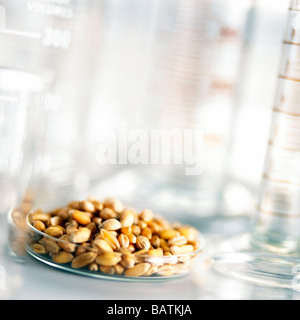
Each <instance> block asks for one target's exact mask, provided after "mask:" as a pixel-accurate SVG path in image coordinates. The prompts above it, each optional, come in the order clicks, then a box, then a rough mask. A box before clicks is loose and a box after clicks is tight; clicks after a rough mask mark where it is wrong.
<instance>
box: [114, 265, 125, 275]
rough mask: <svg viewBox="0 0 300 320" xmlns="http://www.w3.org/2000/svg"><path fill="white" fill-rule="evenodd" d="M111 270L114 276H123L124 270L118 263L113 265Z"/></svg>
mask: <svg viewBox="0 0 300 320" xmlns="http://www.w3.org/2000/svg"><path fill="white" fill-rule="evenodd" d="M113 268H114V269H115V273H116V274H123V272H124V270H125V268H124V267H123V266H122V265H121V264H120V263H118V264H116V265H114V266H113Z"/></svg>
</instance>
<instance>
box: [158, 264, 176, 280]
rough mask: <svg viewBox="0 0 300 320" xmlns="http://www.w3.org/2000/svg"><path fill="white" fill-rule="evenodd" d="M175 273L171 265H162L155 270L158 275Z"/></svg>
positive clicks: (165, 275)
mask: <svg viewBox="0 0 300 320" xmlns="http://www.w3.org/2000/svg"><path fill="white" fill-rule="evenodd" d="M174 273H175V269H174V267H173V266H172V265H163V266H160V267H159V268H158V270H157V274H159V275H160V276H164V277H167V276H172V275H173V274H174Z"/></svg>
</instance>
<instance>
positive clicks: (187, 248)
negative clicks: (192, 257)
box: [170, 244, 194, 255]
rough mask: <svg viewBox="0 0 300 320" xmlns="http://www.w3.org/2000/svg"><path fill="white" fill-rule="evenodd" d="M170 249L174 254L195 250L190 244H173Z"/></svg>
mask: <svg viewBox="0 0 300 320" xmlns="http://www.w3.org/2000/svg"><path fill="white" fill-rule="evenodd" d="M170 251H171V253H172V254H173V255H179V254H185V253H189V252H192V251H194V247H193V246H192V245H190V244H186V245H183V246H181V247H178V246H172V247H170Z"/></svg>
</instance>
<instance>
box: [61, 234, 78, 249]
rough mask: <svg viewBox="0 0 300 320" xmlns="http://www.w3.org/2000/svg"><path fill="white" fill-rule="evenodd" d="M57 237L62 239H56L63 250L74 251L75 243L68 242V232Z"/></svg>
mask: <svg viewBox="0 0 300 320" xmlns="http://www.w3.org/2000/svg"><path fill="white" fill-rule="evenodd" d="M58 239H59V240H63V241H57V244H58V245H59V246H60V247H61V248H62V249H63V250H65V251H67V252H74V251H75V250H76V244H74V243H71V242H70V240H69V235H68V234H64V235H62V236H61V237H59V238H58Z"/></svg>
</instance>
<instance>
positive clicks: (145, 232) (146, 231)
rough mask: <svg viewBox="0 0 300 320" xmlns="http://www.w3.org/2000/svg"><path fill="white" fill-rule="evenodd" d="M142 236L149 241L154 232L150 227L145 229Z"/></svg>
mask: <svg viewBox="0 0 300 320" xmlns="http://www.w3.org/2000/svg"><path fill="white" fill-rule="evenodd" d="M141 234H142V235H143V236H145V237H146V238H148V239H149V240H150V239H151V238H152V230H151V229H150V228H148V227H146V228H144V229H143V230H142V233H141Z"/></svg>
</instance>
